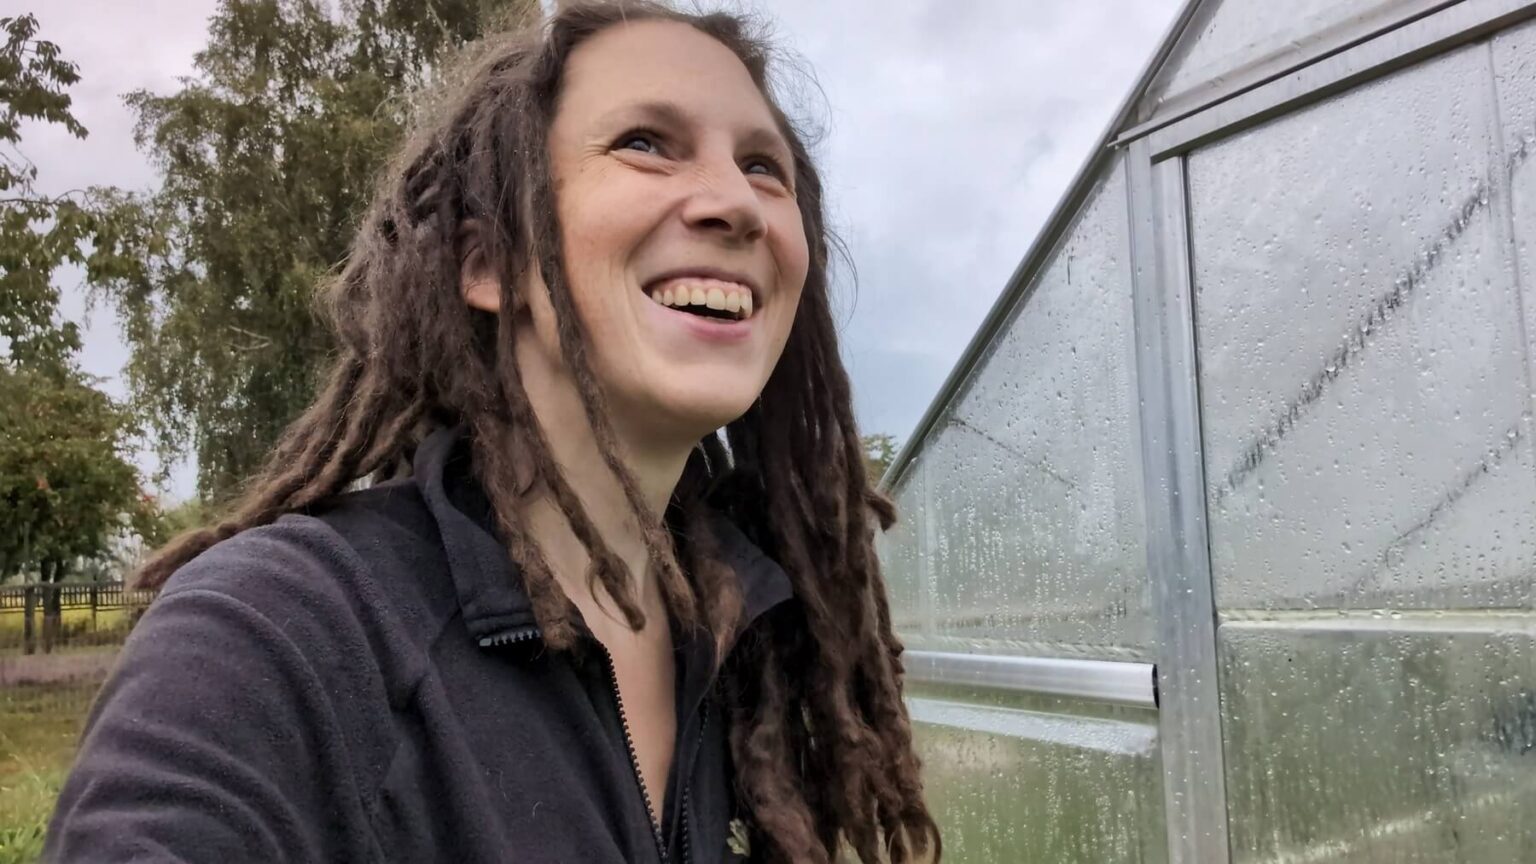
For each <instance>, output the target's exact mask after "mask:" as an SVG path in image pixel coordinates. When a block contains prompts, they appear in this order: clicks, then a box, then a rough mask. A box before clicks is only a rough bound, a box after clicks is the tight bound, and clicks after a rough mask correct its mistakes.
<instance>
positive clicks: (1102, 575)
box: [877, 161, 1166, 864]
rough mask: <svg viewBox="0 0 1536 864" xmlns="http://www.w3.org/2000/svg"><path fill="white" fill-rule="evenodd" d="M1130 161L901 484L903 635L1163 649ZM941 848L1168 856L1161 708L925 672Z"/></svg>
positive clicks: (896, 540) (929, 780)
mask: <svg viewBox="0 0 1536 864" xmlns="http://www.w3.org/2000/svg"><path fill="white" fill-rule="evenodd" d="M1123 172H1124V166H1123V165H1122V164H1121V162H1119V161H1115V162H1114V163H1113V164H1112V165H1111V167H1110V168H1109V169H1108V170H1107V171H1106V173H1105V174H1104V176H1103V177H1101V178H1100V180H1099V181H1098V184H1097V186H1096V188H1095V189H1094V190H1093V191H1092V193H1091V194H1090V195H1089V196H1088V198H1087V200H1086V202H1085V203H1084V204H1083V206H1082V208H1081V209H1080V210H1079V213H1078V215H1077V216H1076V218H1075V220H1074V222H1073V224H1072V226H1071V227H1070V228H1069V229H1068V230H1067V231H1066V232H1065V233H1064V235H1063V237H1062V239H1061V240H1060V241H1059V243H1058V245H1057V248H1056V249H1055V250H1054V251H1053V252H1052V253H1051V256H1050V258H1049V260H1048V261H1047V263H1046V264H1045V266H1044V267H1042V268H1041V270H1040V271H1039V274H1038V275H1037V276H1036V277H1035V282H1034V283H1033V284H1032V285H1031V286H1030V288H1029V290H1028V291H1027V292H1025V295H1024V299H1023V300H1022V301H1021V302H1020V304H1019V307H1018V308H1017V309H1015V310H1014V311H1013V312H1012V313H1011V314H1010V319H1009V320H1008V321H1007V323H1006V324H1005V325H1004V327H1003V328H1002V332H1001V334H1000V335H999V337H998V338H997V339H996V340H995V341H994V342H993V344H992V345H991V346H990V347H989V348H988V350H987V353H986V354H985V355H984V356H983V358H982V359H981V360H980V362H979V363H978V365H977V367H976V370H975V371H974V372H973V373H972V374H971V376H970V378H969V380H967V381H966V382H965V383H964V384H963V385H962V387H961V388H960V390H959V392H958V394H957V395H956V397H955V399H954V400H953V401H952V402H951V404H950V406H949V408H948V409H947V410H946V411H945V413H944V414H943V415H942V416H941V417H940V419H939V420H938V422H937V424H936V425H935V427H934V429H933V431H932V432H930V433H929V436H928V438H927V439H926V440H925V441H924V443H923V447H922V449H921V450H920V451H919V452H918V454H917V456H916V457H915V458H914V460H913V462H912V463H911V464H910V465H909V466H908V467H907V470H906V471H905V472H904V474H903V476H902V480H901V482H900V484H899V485H898V486H897V487H896V488H895V489H894V490H893V494H894V495H895V498H896V502H897V506H898V507H899V510H900V514H901V517H900V521H899V522H898V523H897V526H896V528H894V529H893V530H892V531H891V532H889V533H887V534H885V535H884V536H883V537H881V538H880V539H879V540H878V541H877V542H878V544H879V551H880V555H881V559H882V562H883V565H884V568H885V574H886V581H887V583H888V585H889V591H890V596H891V606H892V617H893V621H894V622H895V624H896V627H897V629H898V631H899V632H900V634H901V637H902V640H903V641H904V642H905V644H906V645H907V647H908V648H912V649H926V650H937V651H964V652H986V653H1007V654H1023V655H1033V656H1070V657H1092V658H1095V659H1105V660H1119V659H1137V660H1141V659H1147V658H1148V657H1149V656H1150V655H1151V653H1152V647H1151V639H1152V625H1151V616H1152V612H1151V610H1150V599H1149V597H1150V591H1149V589H1148V586H1147V584H1146V580H1145V572H1146V552H1145V542H1146V520H1145V517H1144V511H1143V508H1144V499H1143V492H1142V486H1141V467H1140V461H1139V460H1140V443H1139V432H1138V428H1139V427H1138V420H1137V416H1138V415H1137V407H1136V401H1135V393H1136V381H1135V377H1134V376H1135V365H1134V357H1135V354H1134V342H1133V339H1134V336H1133V332H1132V327H1133V322H1132V307H1131V287H1130V285H1131V280H1130V272H1129V262H1128V260H1127V259H1128V254H1129V237H1128V225H1127V221H1126V208H1125V202H1126V190H1125V180H1124V173H1123ZM908 695H909V697H910V698H909V705H910V708H911V711H912V717H913V720H914V723H915V727H914V728H915V730H916V736H915V737H916V741H917V744H918V748H919V751H920V753H921V755H922V756H923V759H924V764H925V774H924V776H925V784H926V790H927V797H928V800H929V802H930V804H931V805H932V806H933V807H934V810H935V814H936V817H937V819H938V820H939V823H940V827H941V829H942V830H943V832H944V844H945V860H946V861H955V862H977V864H980V862H996V861H1093V862H1153V864H1155V862H1161V861H1164V860H1166V840H1165V835H1164V828H1163V810H1162V798H1161V788H1162V786H1161V779H1160V778H1161V773H1160V771H1161V769H1160V767H1159V766H1160V763H1159V761H1158V752H1157V746H1156V741H1157V737H1156V730H1157V716H1156V713H1155V712H1153V711H1148V710H1145V709H1132V708H1115V707H1113V706H1110V707H1105V706H1090V705H1087V704H1084V703H1082V702H1076V701H1074V700H1071V699H1067V698H1051V699H1046V698H1035V697H1030V696H1027V695H1021V694H1006V693H1000V692H996V691H974V690H964V691H956V690H953V689H950V690H945V689H942V688H937V687H934V686H932V685H914V686H912V687H909V690H908Z"/></svg>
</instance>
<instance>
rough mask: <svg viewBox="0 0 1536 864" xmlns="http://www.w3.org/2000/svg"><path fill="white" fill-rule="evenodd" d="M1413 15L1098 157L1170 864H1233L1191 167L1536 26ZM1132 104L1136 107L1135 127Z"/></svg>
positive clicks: (1488, 10)
mask: <svg viewBox="0 0 1536 864" xmlns="http://www.w3.org/2000/svg"><path fill="white" fill-rule="evenodd" d="M1217 5H1218V4H1217V3H1215V2H1209V0H1205V2H1195V3H1191V4H1190V5H1189V6H1187V7H1186V8H1185V9H1184V10H1183V11H1182V12H1181V13H1180V16H1179V24H1178V26H1177V27H1176V29H1182V30H1183V31H1184V32H1185V34H1186V35H1187V34H1188V33H1189V32H1190V23H1191V22H1198V21H1204V20H1207V19H1208V18H1209V15H1210V14H1211V13H1212V12H1213V11H1214V9H1215V7H1216V6H1217ZM1405 9H1407V10H1408V11H1407V12H1405V15H1404V16H1403V17H1402V18H1400V19H1399V20H1397V21H1396V22H1394V23H1393V24H1391V25H1389V26H1385V27H1382V28H1380V29H1378V30H1376V31H1373V32H1370V33H1365V34H1359V33H1357V34H1353V41H1352V42H1348V43H1347V44H1325V43H1321V42H1319V43H1316V44H1312V45H1301V46H1298V48H1297V50H1296V52H1295V53H1294V55H1293V59H1294V62H1292V63H1290V64H1289V65H1288V66H1287V67H1285V68H1280V67H1272V68H1267V69H1264V70H1261V72H1262V74H1261V75H1257V76H1256V75H1250V76H1249V77H1248V78H1247V79H1245V80H1235V81H1233V82H1231V83H1230V84H1229V85H1228V86H1226V87H1225V88H1224V89H1222V90H1220V91H1217V92H1212V93H1210V94H1209V95H1208V96H1207V97H1206V98H1204V100H1203V101H1202V102H1201V104H1200V105H1198V106H1196V107H1193V108H1191V107H1188V106H1185V107H1177V106H1173V105H1170V106H1168V108H1169V110H1167V111H1164V112H1163V113H1162V114H1161V115H1159V116H1154V117H1152V118H1151V119H1149V120H1147V121H1145V122H1143V123H1141V124H1140V125H1138V126H1135V127H1133V128H1131V129H1129V130H1128V131H1126V132H1125V133H1124V134H1123V135H1121V136H1120V137H1119V138H1117V139H1115V140H1114V141H1113V142H1112V144H1111V145H1110V147H1109V148H1108V149H1107V150H1106V151H1105V152H1104V153H1100V154H1098V157H1096V158H1107V156H1108V154H1109V152H1110V151H1112V150H1115V149H1123V150H1125V151H1126V161H1125V171H1126V175H1127V176H1126V179H1127V183H1126V194H1127V198H1128V201H1127V204H1128V208H1129V214H1130V227H1131V230H1130V245H1131V249H1130V254H1131V263H1132V268H1131V269H1132V291H1133V296H1134V301H1133V302H1134V309H1135V332H1136V365H1137V381H1138V386H1139V388H1140V397H1141V398H1140V401H1141V405H1142V412H1141V441H1142V465H1143V468H1142V470H1143V479H1144V486H1145V494H1146V514H1147V568H1148V578H1149V579H1150V580H1151V584H1152V592H1153V593H1152V596H1153V603H1154V607H1155V612H1156V615H1157V622H1158V623H1157V631H1156V635H1157V649H1156V650H1157V666H1156V675H1157V693H1158V739H1159V741H1160V747H1161V756H1162V769H1163V798H1164V800H1163V806H1164V811H1165V814H1166V826H1167V842H1168V861H1169V862H1170V864H1227V862H1230V860H1231V848H1230V844H1229V841H1228V824H1227V796H1226V776H1227V775H1226V766H1225V757H1224V747H1223V739H1222V728H1221V723H1222V719H1221V710H1220V690H1219V688H1218V680H1217V674H1218V672H1217V656H1216V651H1217V641H1216V605H1215V596H1214V583H1213V580H1212V574H1211V558H1210V538H1209V533H1208V527H1207V518H1206V517H1207V509H1206V508H1207V502H1206V494H1205V490H1206V483H1205V470H1204V465H1205V462H1204V456H1203V450H1202V444H1203V436H1202V426H1201V417H1200V394H1199V375H1198V372H1199V369H1198V355H1197V352H1196V340H1195V309H1194V286H1193V281H1192V277H1191V274H1192V271H1191V260H1190V242H1189V230H1190V229H1189V225H1190V221H1189V218H1190V213H1189V202H1188V190H1187V186H1186V178H1185V159H1186V157H1187V156H1188V154H1189V153H1190V152H1192V151H1194V150H1196V149H1197V148H1200V147H1203V146H1205V145H1207V144H1210V143H1212V142H1214V141H1217V140H1220V139H1223V138H1226V137H1229V136H1231V135H1234V134H1236V133H1238V132H1241V131H1244V130H1246V129H1250V128H1253V127H1254V126H1257V125H1259V124H1262V123H1265V122H1267V121H1269V120H1271V119H1274V118H1276V117H1279V116H1281V115H1284V114H1288V113H1291V112H1293V111H1296V110H1299V109H1301V108H1303V107H1305V106H1307V105H1310V104H1312V103H1315V102H1318V101H1320V100H1322V99H1325V98H1327V97H1329V96H1332V95H1334V94H1337V93H1342V92H1344V91H1346V90H1350V89H1353V88H1355V87H1358V86H1359V85H1361V84H1363V83H1365V82H1367V81H1370V80H1373V79H1376V78H1380V77H1383V76H1385V75H1388V74H1391V73H1392V72H1395V71H1397V70H1399V69H1403V68H1405V67H1408V66H1411V65H1414V64H1417V63H1420V62H1422V61H1424V60H1427V59H1429V58H1431V57H1434V56H1437V55H1440V54H1443V53H1446V52H1448V51H1450V50H1452V49H1455V48H1458V47H1460V46H1462V45H1466V44H1468V43H1471V42H1475V41H1478V40H1481V39H1485V38H1489V37H1491V36H1492V35H1494V34H1495V33H1497V32H1499V31H1501V30H1505V29H1507V28H1509V27H1512V26H1515V25H1516V24H1519V23H1521V22H1523V21H1525V20H1527V19H1530V18H1536V0H1460V2H1452V3H1427V4H1418V5H1416V6H1415V5H1414V4H1407V5H1406V6H1405ZM1409 13H1411V14H1409ZM1335 38H1337V37H1335ZM1132 98H1133V99H1136V98H1139V94H1133V97H1132ZM1132 107H1133V106H1132V105H1127V106H1124V107H1123V108H1122V116H1125V115H1126V114H1128V113H1129V111H1130V110H1131V108H1132ZM1090 167H1091V166H1090Z"/></svg>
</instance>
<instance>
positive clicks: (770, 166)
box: [743, 156, 786, 180]
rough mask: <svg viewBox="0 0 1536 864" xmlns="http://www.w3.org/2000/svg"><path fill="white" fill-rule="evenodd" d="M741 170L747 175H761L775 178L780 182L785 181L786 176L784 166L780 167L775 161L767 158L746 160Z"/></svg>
mask: <svg viewBox="0 0 1536 864" xmlns="http://www.w3.org/2000/svg"><path fill="white" fill-rule="evenodd" d="M759 169H761V170H759ZM743 170H745V171H746V172H747V173H748V174H762V175H764V176H767V177H776V178H778V179H780V180H783V179H785V176H786V175H785V172H784V166H783V165H780V164H779V161H778V160H777V159H774V158H772V157H769V156H754V157H753V158H751V159H749V160H747V163H746V165H744V166H743Z"/></svg>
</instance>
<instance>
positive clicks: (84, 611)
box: [0, 608, 131, 653]
mask: <svg viewBox="0 0 1536 864" xmlns="http://www.w3.org/2000/svg"><path fill="white" fill-rule="evenodd" d="M62 617H63V637H62V638H61V640H60V643H59V644H58V645H56V646H54V650H55V651H70V650H74V649H78V648H82V647H84V648H94V647H97V646H100V645H115V644H120V643H121V642H122V641H123V638H124V637H125V636H126V635H127V633H128V629H129V627H130V624H131V619H130V616H129V610H127V609H123V608H117V609H102V610H100V611H98V612H97V613H96V620H95V621H94V622H93V621H92V620H91V610H90V609H89V608H78V609H64V610H62ZM25 625H26V622H25V616H24V615H23V614H22V612H21V610H19V609H16V610H12V609H7V610H6V611H5V612H0V653H20V652H21V650H22V643H23V636H22V633H23V628H24V627H25ZM32 626H33V627H34V628H36V630H35V631H34V632H35V633H36V639H37V646H38V651H39V652H41V651H42V643H43V635H42V634H43V611H42V609H38V610H36V611H35V612H33V618H32Z"/></svg>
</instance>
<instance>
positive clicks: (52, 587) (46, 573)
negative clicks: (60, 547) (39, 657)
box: [43, 561, 64, 654]
mask: <svg viewBox="0 0 1536 864" xmlns="http://www.w3.org/2000/svg"><path fill="white" fill-rule="evenodd" d="M63 580H64V562H62V561H54V562H52V563H51V564H49V565H45V566H44V570H43V581H44V582H47V583H48V584H47V585H45V586H44V587H43V653H44V654H47V653H49V652H51V651H53V646H54V645H55V644H57V643H58V641H59V637H60V635H61V634H62V630H63V623H64V609H63V603H62V602H61V601H62V599H63V598H62V597H61V596H60V595H61V594H62V593H63V591H62V588H61V587H60V585H59V583H60V582H62V581H63Z"/></svg>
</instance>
